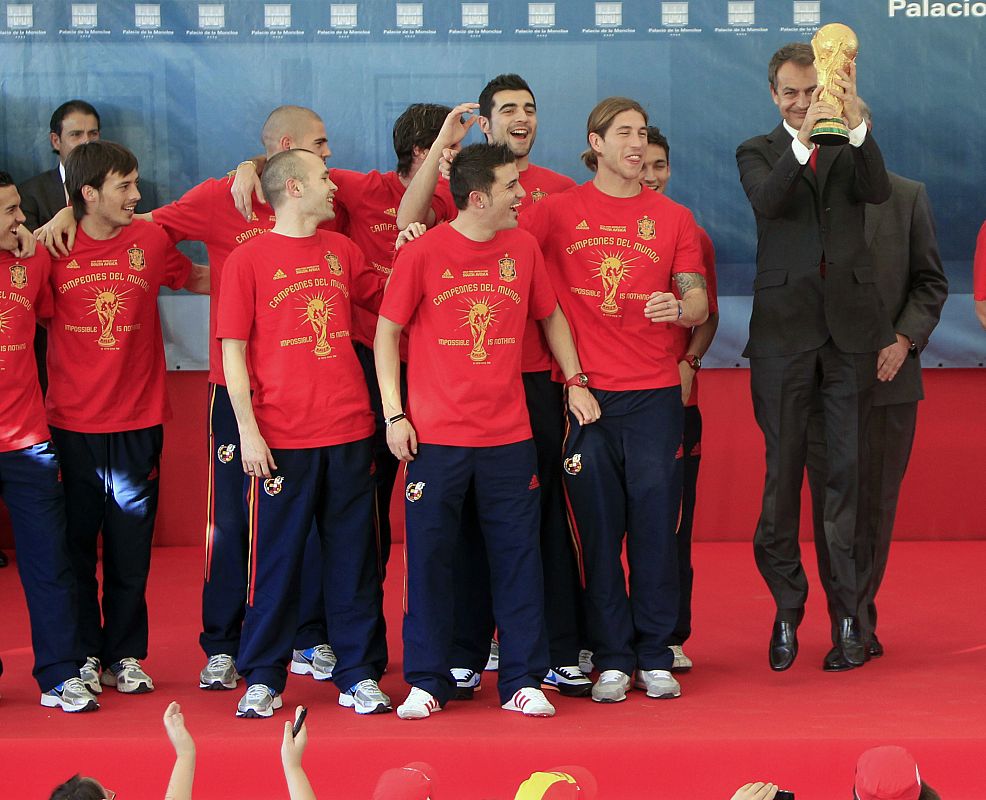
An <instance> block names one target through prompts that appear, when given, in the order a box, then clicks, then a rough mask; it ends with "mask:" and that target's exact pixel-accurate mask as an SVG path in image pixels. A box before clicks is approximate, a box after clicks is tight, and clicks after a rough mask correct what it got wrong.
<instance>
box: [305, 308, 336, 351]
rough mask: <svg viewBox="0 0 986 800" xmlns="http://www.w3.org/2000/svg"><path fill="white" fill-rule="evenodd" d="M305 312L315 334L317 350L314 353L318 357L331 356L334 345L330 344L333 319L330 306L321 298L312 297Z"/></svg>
mask: <svg viewBox="0 0 986 800" xmlns="http://www.w3.org/2000/svg"><path fill="white" fill-rule="evenodd" d="M305 311H306V315H307V317H308V323H309V324H310V325H311V326H312V331H313V332H314V333H315V349H314V350H313V351H312V352H313V353H315V355H317V356H327V355H329V354H330V353H331V352H332V345H330V344H329V342H328V326H329V320H330V319H331V318H332V312H331V308H330V306H329V304H328V303H326V302H325V299H324V298H323V297H321V296H316V297H312V298H310V299H309V300H308V305H307V307H306V309H305Z"/></svg>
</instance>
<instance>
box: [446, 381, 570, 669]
mask: <svg viewBox="0 0 986 800" xmlns="http://www.w3.org/2000/svg"><path fill="white" fill-rule="evenodd" d="M523 379H524V395H525V398H526V401H527V411H528V414H529V415H530V419H531V431H532V432H533V434H534V445H535V447H536V448H537V465H538V478H539V479H540V482H541V562H542V565H543V568H544V614H545V623H546V627H547V632H548V650H549V658H550V662H551V664H552V666H556V667H558V666H569V665H573V664H577V663H578V661H579V650H580V649H581V648H582V647H584V646H585V633H584V629H585V619H584V614H583V610H582V592H581V588H580V586H579V569H578V564H577V563H576V553H575V547H574V545H573V542H572V535H571V531H570V529H569V526H568V520H567V519H566V516H565V496H564V486H563V483H562V465H561V462H562V459H561V453H562V449H563V443H564V438H565V396H564V388H563V387H562V385H561V384H560V383H555V382H554V381H552V380H551V373H550V372H525V373H524V374H523ZM462 528H463V530H462V538H461V539H460V542H459V546H458V548H457V551H456V566H455V633H454V637H453V645H452V653H451V663H452V666H453V667H463V668H467V669H471V670H474V671H476V672H479V671H480V670H482V669H483V666H484V665H485V664H486V660H487V659H488V658H489V650H490V638H491V637H492V636H493V630H494V627H495V626H494V622H493V604H492V599H491V595H490V584H489V564H488V562H487V560H486V552H485V549H484V547H483V538H482V534H481V533H480V531H479V520H478V518H477V516H476V510H475V501H474V499H473V498H472V496H471V495H470V496H469V497H468V498H467V501H466V508H465V510H464V513H463V526H462Z"/></svg>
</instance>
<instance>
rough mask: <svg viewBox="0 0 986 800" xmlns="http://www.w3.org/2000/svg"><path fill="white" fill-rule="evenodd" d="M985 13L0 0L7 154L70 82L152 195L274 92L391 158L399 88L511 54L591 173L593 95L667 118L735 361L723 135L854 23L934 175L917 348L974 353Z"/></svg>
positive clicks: (750, 243)
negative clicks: (704, 235) (797, 53)
mask: <svg viewBox="0 0 986 800" xmlns="http://www.w3.org/2000/svg"><path fill="white" fill-rule="evenodd" d="M936 14H938V15H937V16H936ZM948 14H952V16H948ZM984 20H986V2H958V3H931V2H927V0H924V1H923V2H912V3H906V2H904V0H885V1H881V0H865V1H861V0H821V2H792V0H755V2H753V1H743V2H729V1H728V0H689V1H688V2H677V3H666V2H664V3H662V2H657V1H656V0H624V1H623V2H622V3H619V2H602V3H598V2H592V1H591V0H558V2H555V3H528V2H518V0H491V1H490V2H488V3H460V2H449V1H448V0H424V1H423V2H420V3H396V2H389V1H386V0H358V1H357V2H351V3H331V2H325V1H324V0H319V1H318V2H314V1H313V0H305V1H302V0H295V2H293V3H291V2H277V3H265V2H262V1H261V0H226V2H225V3H199V2H188V1H187V0H170V2H169V0H162V2H160V3H133V2H119V1H118V0H99V1H98V2H89V3H71V2H62V1H61V0H59V1H58V2H53V1H52V0H47V1H45V2H41V1H40V0H36V2H34V3H25V2H20V3H6V4H0V75H2V78H0V94H2V105H0V168H3V169H6V170H7V171H9V172H11V173H13V174H14V176H15V178H17V179H18V180H22V179H25V178H27V177H30V176H31V175H33V174H35V173H37V172H40V171H41V170H43V169H50V168H51V167H52V166H53V165H54V163H55V157H54V156H53V155H51V153H50V149H49V147H48V144H47V130H48V129H47V125H48V118H49V117H50V115H51V112H52V110H53V109H54V108H55V107H56V106H57V105H58V104H59V103H61V102H62V101H64V100H66V99H68V98H71V97H82V98H85V99H87V100H89V101H90V102H92V103H93V104H95V105H96V106H97V108H98V109H99V110H100V113H101V115H102V118H103V135H104V137H105V138H108V139H113V140H116V141H120V142H123V143H125V144H127V145H128V146H129V147H130V148H131V149H133V150H134V151H135V152H136V153H137V155H138V157H139V159H140V162H141V174H142V177H143V178H145V179H147V180H148V181H149V182H150V183H151V184H152V185H153V187H154V193H155V196H154V197H153V198H152V200H153V201H154V202H156V203H164V202H167V201H169V200H171V199H173V198H175V197H177V196H179V195H180V194H181V193H182V192H183V191H185V190H186V189H187V188H189V187H190V186H192V185H194V184H195V183H197V182H199V181H200V180H202V179H203V178H205V177H208V176H210V175H219V174H222V173H223V172H225V171H226V170H227V169H228V168H230V167H231V166H232V165H235V164H236V163H237V162H238V161H240V160H241V159H242V158H245V157H247V156H249V155H252V154H255V153H257V152H259V151H260V149H261V148H260V143H259V128H260V125H261V124H262V122H263V120H264V118H265V117H266V115H267V114H268V112H269V111H270V110H271V109H272V108H273V107H274V106H276V105H279V104H282V103H297V104H300V105H305V106H310V107H312V108H314V109H315V110H317V111H318V112H319V113H320V114H321V115H322V116H323V118H324V119H325V121H326V124H327V127H328V131H329V140H330V146H331V147H332V150H333V158H332V161H331V165H333V166H341V167H347V168H351V169H359V170H368V169H373V168H380V169H389V168H392V167H393V163H394V155H393V152H392V147H391V142H390V129H391V125H392V123H393V120H394V118H395V117H396V116H397V115H398V114H399V113H400V112H401V111H402V110H403V108H404V107H405V106H406V105H407V104H409V103H412V102H420V101H435V102H444V103H447V104H453V103H455V102H459V101H463V100H475V99H476V97H477V95H478V93H479V91H480V89H481V88H482V86H483V85H484V84H485V82H486V80H487V79H488V78H489V77H491V76H493V75H495V74H498V73H500V72H518V73H520V74H522V75H524V76H525V77H526V78H527V79H528V81H529V82H530V83H531V85H532V87H533V89H534V91H535V93H536V95H537V101H538V109H539V132H538V137H537V144H536V145H535V148H534V151H533V159H534V161H535V162H537V163H539V164H543V165H544V166H547V167H551V168H552V169H556V170H559V171H561V172H564V173H567V174H569V175H571V176H572V177H573V178H575V179H576V180H580V181H581V180H584V179H587V178H588V177H589V173H587V172H586V170H585V169H584V167H582V165H581V162H580V161H579V158H578V155H579V153H580V152H581V151H582V149H583V148H584V146H585V118H586V116H587V114H588V112H589V110H590V109H591V108H592V106H593V105H594V104H595V103H596V101H597V100H599V99H600V98H602V97H605V96H608V95H612V94H623V95H628V96H631V97H634V98H636V99H638V100H640V101H641V102H642V103H643V104H644V106H645V107H646V108H647V109H648V110H649V113H650V115H651V121H652V122H653V123H655V124H657V125H659V126H660V127H661V129H662V130H663V131H664V132H665V133H666V134H667V136H668V137H669V139H670V141H671V150H672V152H671V156H672V158H671V160H672V164H673V178H672V181H671V184H670V194H671V195H672V196H673V197H674V198H675V199H677V200H679V201H680V202H682V203H684V204H685V205H687V206H689V207H690V208H691V209H692V210H693V211H694V212H695V215H696V217H697V218H698V220H699V222H700V223H701V224H702V225H703V226H704V227H705V228H706V229H707V230H708V231H709V233H710V234H711V236H712V238H713V240H714V242H715V245H716V249H717V253H718V264H719V267H718V272H719V281H720V292H721V294H722V295H723V311H722V327H721V334H720V337H719V339H718V340H717V343H716V345H715V347H714V349H713V351H712V353H710V363H711V364H713V365H733V364H736V365H739V364H742V363H744V362H743V361H742V360H741V359H740V358H739V356H738V353H739V351H740V349H741V348H742V345H743V342H744V340H745V334H746V323H747V319H748V315H749V311H748V310H749V303H750V297H749V295H750V292H751V284H752V276H753V272H754V259H755V250H756V239H755V229H754V223H753V215H752V212H751V211H750V208H749V205H748V203H747V200H746V197H745V195H744V194H743V191H742V189H741V187H740V185H739V181H738V178H737V171H736V164H735V159H734V152H735V148H736V145H737V144H738V143H739V142H740V141H742V140H744V139H746V138H748V137H750V136H752V135H755V134H757V133H763V132H766V131H768V130H770V129H771V128H773V127H774V125H776V123H777V121H778V114H777V110H776V108H775V107H774V105H773V104H772V102H771V100H770V95H769V93H768V88H767V77H766V65H767V61H768V60H769V58H770V55H771V54H772V53H773V52H774V50H776V49H777V47H779V46H780V45H781V44H783V43H785V42H787V41H794V40H802V41H809V40H810V38H811V36H812V34H813V33H814V31H815V29H816V28H817V26H818V25H819V24H825V23H826V22H833V21H839V22H844V23H846V24H848V25H850V26H851V27H852V28H853V29H854V30H855V31H856V32H857V34H858V35H859V39H860V55H859V58H858V70H859V86H860V93H861V95H862V96H863V97H865V98H866V99H867V101H868V102H869V104H870V106H871V107H872V109H873V113H874V118H875V129H874V130H875V134H876V136H877V138H878V140H879V142H880V144H881V147H882V148H883V151H884V154H885V156H886V160H887V164H888V166H889V167H890V169H892V170H893V171H895V172H898V173H900V174H902V175H905V176H907V177H911V178H914V179H917V180H921V181H924V182H925V183H926V184H927V187H928V192H929V195H930V197H931V201H932V204H933V207H934V211H935V215H936V218H937V221H938V232H939V243H940V246H941V251H942V258H943V259H944V261H945V263H946V270H947V272H948V277H949V281H950V284H951V293H952V296H951V297H950V299H949V302H948V304H947V305H946V309H945V318H944V320H943V323H942V325H941V327H940V328H939V330H938V332H937V333H936V334H935V336H934V337H933V339H932V346H931V348H930V349H929V351H928V352H927V353H926V357H925V363H926V365H929V366H937V365H945V366H982V362H983V361H984V360H986V337H984V336H983V335H982V331H981V330H980V329H979V328H978V325H977V324H976V322H975V319H974V315H973V313H972V302H971V297H970V296H969V295H968V293H969V292H971V259H972V252H973V248H974V244H975V237H976V232H977V231H978V228H979V225H980V224H981V223H982V220H983V218H984V214H986V211H984V206H986V202H984V194H983V190H982V186H983V183H984V179H986V160H984V154H983V135H982V131H983V130H986V104H984V103H983V97H984V96H983V88H982V76H983V75H984V74H986V68H984V58H983V55H982V53H983V49H984V48H983V47H982V43H983V41H984V39H986V37H984V34H986V21H984ZM189 308H191V306H189ZM195 308H197V309H200V308H201V307H200V306H195ZM196 313H198V312H196ZM200 330H204V328H201V326H196V334H195V335H196V336H198V335H199V331H200ZM193 349H194V348H193ZM193 362H194V359H193V358H191V356H188V357H187V358H186V359H185V366H186V367H187V366H189V365H190V364H192V363H193Z"/></svg>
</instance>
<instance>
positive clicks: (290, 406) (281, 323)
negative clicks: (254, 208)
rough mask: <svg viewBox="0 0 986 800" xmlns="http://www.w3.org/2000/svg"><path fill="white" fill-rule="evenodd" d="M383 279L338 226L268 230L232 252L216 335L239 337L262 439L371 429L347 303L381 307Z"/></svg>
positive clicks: (301, 439)
mask: <svg viewBox="0 0 986 800" xmlns="http://www.w3.org/2000/svg"><path fill="white" fill-rule="evenodd" d="M383 283H384V279H383V277H382V276H380V275H379V274H378V273H376V272H374V271H373V270H371V269H370V268H369V267H368V266H367V264H366V259H365V258H363V254H362V252H360V249H359V248H358V247H357V246H356V245H355V244H353V243H352V241H350V240H349V239H348V238H346V237H345V236H343V235H342V234H340V233H333V232H329V231H318V232H317V233H316V234H315V235H314V236H307V237H304V238H300V239H296V238H292V237H289V236H282V235H281V234H278V233H270V234H268V235H267V236H262V237H260V238H258V239H255V240H253V241H251V242H247V243H246V244H244V245H243V246H242V247H239V248H237V249H236V251H235V252H234V253H233V254H232V255H231V256H230V257H229V260H228V261H227V262H226V276H225V279H224V281H223V287H222V294H221V296H220V298H219V300H220V302H219V320H218V324H217V328H216V335H217V336H218V337H219V338H220V339H242V340H244V341H245V342H246V343H247V358H248V360H249V361H250V363H251V364H253V379H254V393H253V410H254V415H255V416H256V418H257V425H258V427H259V428H260V433H261V435H262V436H263V437H264V439H265V440H266V442H267V445H268V447H272V448H282V449H287V448H290V449H300V448H309V447H325V446H328V445H335V444H344V443H346V442H353V441H356V440H358V439H364V438H366V437H367V436H370V435H371V434H372V433H373V427H374V425H373V415H372V414H371V412H370V398H369V395H368V393H367V391H366V380H365V379H364V377H363V370H362V369H361V368H360V364H359V361H358V360H357V358H356V352H355V351H354V350H353V348H352V344H351V342H350V335H351V334H350V331H351V323H352V315H351V311H350V305H351V304H355V303H359V304H361V305H366V306H369V307H377V308H379V304H380V297H381V295H382V294H383Z"/></svg>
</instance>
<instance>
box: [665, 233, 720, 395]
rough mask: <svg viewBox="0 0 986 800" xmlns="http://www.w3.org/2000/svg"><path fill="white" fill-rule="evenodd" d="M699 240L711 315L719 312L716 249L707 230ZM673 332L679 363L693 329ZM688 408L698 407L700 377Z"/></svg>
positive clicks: (675, 289)
mask: <svg viewBox="0 0 986 800" xmlns="http://www.w3.org/2000/svg"><path fill="white" fill-rule="evenodd" d="M698 240H699V243H700V244H701V246H702V265H703V266H704V267H705V291H706V294H707V295H708V296H709V314H710V315H711V314H714V313H715V312H717V311H718V310H719V298H718V296H717V294H716V249H715V247H714V246H713V244H712V239H710V238H709V234H707V233H706V232H705V228H699V229H698ZM674 293H675V296H676V297H680V293H679V292H678V287H677V286H675V287H674ZM670 327H671V332H672V333H673V334H674V337H675V339H676V340H677V341H678V346H677V348H676V351H677V354H678V363H681V360H682V359H683V358H684V357H685V356H686V355H687V353H688V345H689V343H690V342H691V340H692V330H693V329H692V328H682V327H681V326H679V325H672V326H670ZM685 405H686V406H697V405H698V375H697V374H696V375H695V378H694V379H693V380H692V393H691V395H690V396H689V398H688V402H687V403H685Z"/></svg>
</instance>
